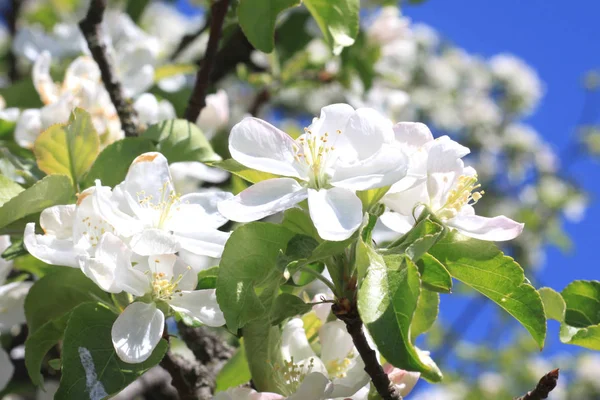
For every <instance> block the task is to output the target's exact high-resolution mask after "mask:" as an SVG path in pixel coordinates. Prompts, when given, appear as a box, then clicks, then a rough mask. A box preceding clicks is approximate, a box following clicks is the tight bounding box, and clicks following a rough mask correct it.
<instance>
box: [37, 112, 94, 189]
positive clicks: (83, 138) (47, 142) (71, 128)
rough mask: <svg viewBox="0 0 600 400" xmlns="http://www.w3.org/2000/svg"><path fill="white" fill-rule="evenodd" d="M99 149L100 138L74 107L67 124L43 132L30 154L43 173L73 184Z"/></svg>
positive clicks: (88, 167) (87, 119) (90, 163)
mask: <svg viewBox="0 0 600 400" xmlns="http://www.w3.org/2000/svg"><path fill="white" fill-rule="evenodd" d="M99 150H100V139H99V137H98V133H97V132H96V129H95V128H94V124H93V123H92V117H91V116H90V114H88V113H87V112H86V111H85V110H83V109H81V108H76V109H75V110H74V111H73V113H72V114H71V117H70V118H69V122H68V123H67V124H56V125H52V126H51V127H50V128H48V129H46V130H45V131H44V132H42V134H41V135H40V136H38V138H37V139H36V141H35V144H34V145H33V153H34V154H35V158H36V160H37V165H38V167H39V168H40V169H41V170H42V171H44V172H45V173H47V174H48V175H51V174H63V175H67V176H68V177H69V178H70V179H71V181H72V182H73V183H74V184H77V183H79V182H80V181H81V178H82V177H83V175H84V174H85V173H86V172H87V171H88V170H89V169H90V167H91V166H92V164H93V163H94V160H95V159H96V157H97V156H98V152H99Z"/></svg>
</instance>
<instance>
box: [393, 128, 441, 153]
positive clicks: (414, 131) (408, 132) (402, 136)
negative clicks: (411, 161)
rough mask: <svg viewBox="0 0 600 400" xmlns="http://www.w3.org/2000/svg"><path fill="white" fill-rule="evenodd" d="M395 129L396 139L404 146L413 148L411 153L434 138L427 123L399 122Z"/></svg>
mask: <svg viewBox="0 0 600 400" xmlns="http://www.w3.org/2000/svg"><path fill="white" fill-rule="evenodd" d="M393 129H394V137H395V139H396V141H397V142H398V143H400V144H401V145H402V147H404V148H407V149H410V150H412V151H411V153H412V152H414V151H416V150H417V149H418V148H419V147H421V146H423V145H425V144H426V143H428V142H431V141H432V140H433V135H432V134H431V131H430V130H429V128H428V127H427V125H425V124H422V123H420V122H399V123H397V124H396V125H394V127H393Z"/></svg>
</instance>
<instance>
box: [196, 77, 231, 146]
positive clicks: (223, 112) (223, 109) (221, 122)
mask: <svg viewBox="0 0 600 400" xmlns="http://www.w3.org/2000/svg"><path fill="white" fill-rule="evenodd" d="M228 123H229V97H227V92H225V90H223V89H220V90H219V91H217V93H213V94H209V95H208V96H206V106H204V108H203V109H202V110H201V111H200V115H199V116H198V119H197V120H196V125H198V126H199V127H200V129H202V132H203V133H204V135H205V136H206V137H208V138H209V139H210V138H212V137H213V136H214V135H215V133H217V131H218V130H219V129H222V128H224V127H226V126H227V124H228Z"/></svg>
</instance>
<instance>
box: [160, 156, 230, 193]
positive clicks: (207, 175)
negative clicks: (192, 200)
mask: <svg viewBox="0 0 600 400" xmlns="http://www.w3.org/2000/svg"><path fill="white" fill-rule="evenodd" d="M169 168H170V169H171V175H172V176H173V185H174V186H175V190H177V192H178V193H182V194H188V193H192V192H197V191H198V187H199V186H200V185H201V184H202V183H204V182H207V183H222V182H225V181H226V180H227V179H228V178H229V175H230V174H229V172H227V171H224V170H222V169H220V168H216V167H209V166H207V165H206V164H203V163H201V162H196V161H181V162H176V163H173V164H171V165H169Z"/></svg>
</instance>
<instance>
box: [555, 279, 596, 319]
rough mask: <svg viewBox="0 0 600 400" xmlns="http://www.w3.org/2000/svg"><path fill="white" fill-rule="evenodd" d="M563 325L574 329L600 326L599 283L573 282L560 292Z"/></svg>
mask: <svg viewBox="0 0 600 400" xmlns="http://www.w3.org/2000/svg"><path fill="white" fill-rule="evenodd" d="M561 294H562V297H563V299H564V300H565V303H566V311H565V323H567V324H568V325H570V326H574V327H576V328H585V327H587V326H590V325H596V324H600V282H598V281H574V282H571V283H570V284H569V285H567V287H566V288H564V289H563V291H562V293H561Z"/></svg>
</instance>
